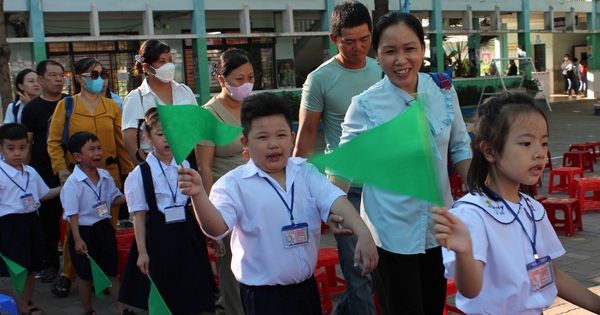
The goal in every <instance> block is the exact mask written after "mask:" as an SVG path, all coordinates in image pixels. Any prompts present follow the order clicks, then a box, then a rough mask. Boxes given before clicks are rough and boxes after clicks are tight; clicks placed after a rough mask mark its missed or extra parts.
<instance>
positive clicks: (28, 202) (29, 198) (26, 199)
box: [19, 194, 35, 209]
mask: <svg viewBox="0 0 600 315" xmlns="http://www.w3.org/2000/svg"><path fill="white" fill-rule="evenodd" d="M19 198H21V202H22V203H23V207H25V209H31V207H34V206H35V200H34V199H33V195H32V194H24V195H23V196H21V197H19Z"/></svg>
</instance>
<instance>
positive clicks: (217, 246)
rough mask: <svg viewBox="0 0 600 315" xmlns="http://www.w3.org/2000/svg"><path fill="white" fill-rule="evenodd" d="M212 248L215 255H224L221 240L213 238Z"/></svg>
mask: <svg viewBox="0 0 600 315" xmlns="http://www.w3.org/2000/svg"><path fill="white" fill-rule="evenodd" d="M212 243H213V248H214V250H215V257H223V256H225V252H226V251H227V250H226V249H225V242H223V240H213V241H212Z"/></svg>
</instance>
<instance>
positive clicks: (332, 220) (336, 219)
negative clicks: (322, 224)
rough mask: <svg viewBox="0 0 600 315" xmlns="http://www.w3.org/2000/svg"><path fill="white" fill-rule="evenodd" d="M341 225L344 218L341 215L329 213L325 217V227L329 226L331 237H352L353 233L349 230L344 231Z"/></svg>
mask: <svg viewBox="0 0 600 315" xmlns="http://www.w3.org/2000/svg"><path fill="white" fill-rule="evenodd" d="M342 223H344V217H343V216H341V215H337V214H333V213H330V214H329V216H328V217H327V225H329V229H330V230H331V233H332V234H333V235H337V236H348V235H352V234H353V233H354V232H352V230H351V229H345V228H344V227H343V226H342Z"/></svg>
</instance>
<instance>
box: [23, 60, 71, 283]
mask: <svg viewBox="0 0 600 315" xmlns="http://www.w3.org/2000/svg"><path fill="white" fill-rule="evenodd" d="M36 70H37V71H36V72H37V81H38V83H39V84H40V86H41V87H42V94H41V95H40V96H38V97H36V98H34V99H32V100H31V101H29V103H27V104H26V105H25V107H24V108H23V116H22V117H21V118H22V119H21V122H22V123H23V124H24V125H25V127H27V137H28V139H29V141H28V142H29V143H30V144H31V149H30V150H29V152H30V155H29V164H30V165H31V166H32V167H33V168H35V170H36V171H37V172H38V173H39V174H40V176H41V177H42V179H43V180H44V182H45V183H46V185H48V187H50V188H54V187H58V186H60V180H59V178H58V176H57V175H55V174H54V172H53V171H52V163H51V162H50V156H49V155H48V148H47V142H46V137H47V134H48V121H49V120H50V118H51V117H52V114H53V113H54V109H55V108H56V104H57V103H58V101H60V100H61V99H62V98H63V97H64V96H67V95H63V94H62V90H63V87H64V82H65V81H64V80H65V79H64V75H65V70H64V68H63V66H62V65H61V64H60V63H58V62H56V61H54V60H49V59H48V60H44V61H42V62H40V63H39V64H38V66H37V68H36ZM38 214H39V216H40V219H41V221H42V226H43V228H44V269H43V270H42V272H41V273H39V274H38V276H39V278H41V280H42V282H44V283H51V282H53V281H54V280H55V278H56V275H57V274H58V270H59V269H60V260H59V257H58V241H59V240H60V223H61V215H62V205H61V203H60V198H58V197H56V198H53V199H50V200H46V201H42V204H41V206H40V208H39V209H38Z"/></svg>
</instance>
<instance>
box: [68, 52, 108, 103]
mask: <svg viewBox="0 0 600 315" xmlns="http://www.w3.org/2000/svg"><path fill="white" fill-rule="evenodd" d="M96 66H100V67H102V64H101V63H100V61H98V59H96V58H92V57H85V58H81V59H79V60H77V61H76V62H75V63H74V64H73V72H74V73H75V75H76V76H77V75H81V74H82V73H87V72H90V71H92V70H93V69H94V68H95V67H96ZM74 81H75V94H77V93H79V92H81V85H80V84H79V82H78V81H77V80H74Z"/></svg>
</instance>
